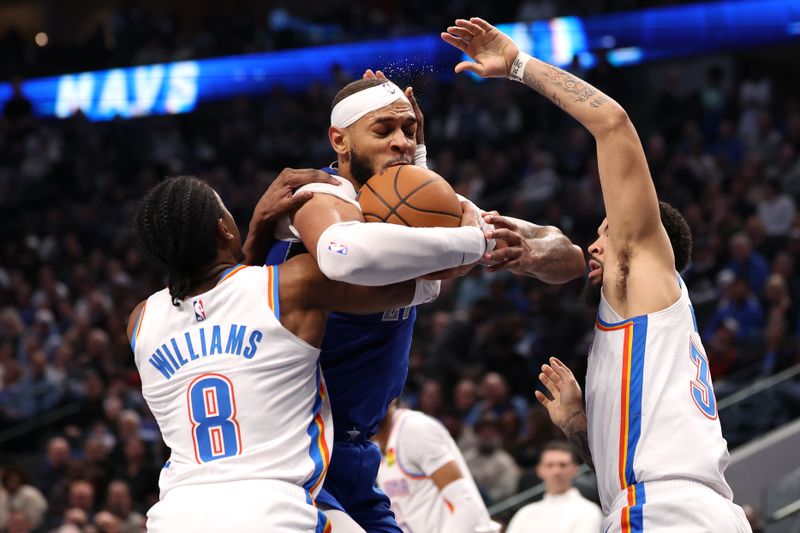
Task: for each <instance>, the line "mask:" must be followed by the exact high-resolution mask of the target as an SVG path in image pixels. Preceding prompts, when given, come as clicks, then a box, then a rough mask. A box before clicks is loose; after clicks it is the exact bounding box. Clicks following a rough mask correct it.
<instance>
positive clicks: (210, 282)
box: [187, 258, 237, 296]
mask: <svg viewBox="0 0 800 533" xmlns="http://www.w3.org/2000/svg"><path fill="white" fill-rule="evenodd" d="M236 264H237V263H236V262H235V261H234V260H232V259H230V258H226V259H220V261H219V262H215V263H214V264H213V265H211V266H210V267H209V268H207V269H206V270H204V271H203V272H202V273H200V274H198V275H197V276H193V277H192V278H191V279H190V281H191V284H192V288H191V290H190V291H189V293H188V294H187V296H197V295H198V294H203V293H204V292H208V291H210V290H211V289H213V288H214V287H216V286H217V284H218V283H219V281H220V278H221V277H222V275H223V273H224V272H225V271H227V270H230V269H231V268H233V267H235V266H236Z"/></svg>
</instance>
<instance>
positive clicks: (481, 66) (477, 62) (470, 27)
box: [441, 17, 519, 78]
mask: <svg viewBox="0 0 800 533" xmlns="http://www.w3.org/2000/svg"><path fill="white" fill-rule="evenodd" d="M441 35H442V39H443V40H444V41H445V42H446V43H447V44H450V45H452V46H455V47H456V48H458V49H459V50H461V51H462V52H464V53H465V54H467V55H468V56H469V57H470V58H472V59H473V61H474V62H473V61H462V62H461V63H459V64H458V65H456V68H455V71H456V73H457V74H458V73H459V72H463V71H465V70H467V71H469V72H474V73H475V74H477V75H478V76H480V77H482V78H505V77H507V76H508V73H509V71H510V70H511V65H512V63H514V60H515V59H516V58H517V55H519V48H518V47H517V45H516V44H514V41H512V40H511V38H510V37H509V36H507V35H506V34H504V33H503V32H501V31H500V30H498V29H497V28H495V27H494V26H492V25H491V24H489V23H488V22H486V21H485V20H483V19H482V18H479V17H472V18H471V19H469V20H465V19H456V24H455V26H448V28H447V31H446V32H442V34H441Z"/></svg>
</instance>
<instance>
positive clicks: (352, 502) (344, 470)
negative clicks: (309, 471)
mask: <svg viewBox="0 0 800 533" xmlns="http://www.w3.org/2000/svg"><path fill="white" fill-rule="evenodd" d="M380 466H381V452H380V450H379V449H378V447H377V446H376V445H375V444H374V443H373V442H372V441H368V440H359V441H354V442H347V441H334V443H333V451H332V453H331V464H330V466H329V467H328V475H327V476H326V477H325V484H324V485H323V486H322V490H321V491H320V493H319V494H318V495H317V498H316V501H317V503H320V504H325V505H327V506H330V507H333V508H334V509H339V510H340V511H344V512H345V513H347V514H348V515H350V517H351V518H352V519H353V520H355V521H356V522H358V525H360V526H361V527H363V528H364V529H365V530H366V532H367V533H402V531H401V530H400V527H399V526H398V525H397V522H396V521H395V519H394V513H393V512H392V510H391V507H390V503H389V497H388V496H386V494H384V493H383V492H382V491H381V490H380V489H379V488H378V486H377V484H376V483H375V479H376V478H377V477H378V468H380Z"/></svg>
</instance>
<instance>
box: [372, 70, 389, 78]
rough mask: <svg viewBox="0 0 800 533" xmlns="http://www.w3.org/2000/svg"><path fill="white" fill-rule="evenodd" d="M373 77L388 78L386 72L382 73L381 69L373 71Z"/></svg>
mask: <svg viewBox="0 0 800 533" xmlns="http://www.w3.org/2000/svg"><path fill="white" fill-rule="evenodd" d="M375 77H376V78H378V79H381V80H388V79H389V78H387V77H386V74H384V73H383V71H382V70H376V71H375Z"/></svg>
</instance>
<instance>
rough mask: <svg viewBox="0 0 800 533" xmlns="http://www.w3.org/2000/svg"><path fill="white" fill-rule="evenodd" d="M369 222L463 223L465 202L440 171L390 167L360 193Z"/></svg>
mask: <svg viewBox="0 0 800 533" xmlns="http://www.w3.org/2000/svg"><path fill="white" fill-rule="evenodd" d="M358 202H359V203H360V204H361V210H362V211H363V213H364V220H366V221H367V222H389V223H391V224H400V225H403V226H412V227H415V228H430V227H446V228H453V227H456V226H459V225H460V224H461V203H460V202H459V201H458V197H457V196H456V193H455V191H454V190H453V188H452V187H451V186H450V184H449V183H447V182H446V181H445V180H444V179H443V178H442V177H441V176H440V175H438V174H437V173H435V172H433V171H431V170H428V169H425V168H421V167H417V166H413V165H400V166H396V167H389V168H388V169H386V170H384V171H383V172H381V173H380V174H376V175H374V176H372V177H371V178H370V179H369V181H367V182H366V183H365V184H364V185H363V186H362V187H361V191H360V192H359V193H358Z"/></svg>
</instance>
